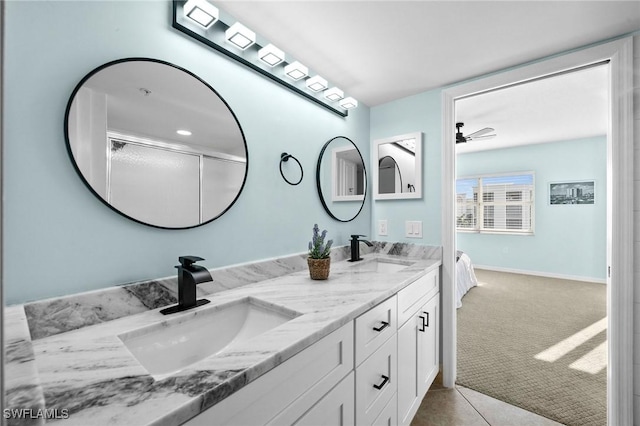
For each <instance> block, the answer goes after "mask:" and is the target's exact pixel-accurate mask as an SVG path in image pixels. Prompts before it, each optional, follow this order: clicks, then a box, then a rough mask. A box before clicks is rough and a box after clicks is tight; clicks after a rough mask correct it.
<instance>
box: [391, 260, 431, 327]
mask: <svg viewBox="0 0 640 426" xmlns="http://www.w3.org/2000/svg"><path fill="white" fill-rule="evenodd" d="M439 284H440V268H436V269H434V270H433V271H431V272H429V273H428V274H426V275H424V276H422V277H420V278H418V279H417V280H415V281H414V282H412V283H411V284H409V285H408V286H407V287H405V288H403V289H402V290H400V292H399V293H398V328H399V327H401V326H402V324H404V323H405V322H407V320H408V319H409V318H411V317H412V316H413V314H414V313H415V312H416V311H417V310H418V309H419V308H420V306H422V305H424V304H425V302H426V301H427V300H429V299H430V298H431V296H433V295H434V294H436V293H437V292H438V289H439Z"/></svg>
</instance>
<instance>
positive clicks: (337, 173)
mask: <svg viewBox="0 0 640 426" xmlns="http://www.w3.org/2000/svg"><path fill="white" fill-rule="evenodd" d="M316 185H317V188H318V196H319V197H320V202H321V203H322V206H323V207H324V209H325V210H326V212H327V214H329V216H331V217H332V218H334V219H335V220H338V221H340V222H350V221H352V220H353V219H355V218H356V217H357V216H358V214H360V211H361V210H362V207H364V201H365V199H366V196H367V170H366V168H365V166H364V160H363V159H362V154H361V153H360V150H359V149H358V147H357V146H356V144H354V143H353V141H351V139H349V138H347V137H345V136H336V137H335V138H332V139H330V140H329V141H328V142H327V143H325V144H324V146H323V147H322V150H321V151H320V155H319V156H318V165H317V168H316Z"/></svg>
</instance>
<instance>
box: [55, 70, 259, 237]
mask: <svg viewBox="0 0 640 426" xmlns="http://www.w3.org/2000/svg"><path fill="white" fill-rule="evenodd" d="M65 118H66V120H65V136H66V139H67V149H68V151H69V154H70V155H71V159H72V161H73V163H74V166H75V167H76V171H78V173H79V175H80V176H81V178H82V179H83V181H84V182H85V184H87V186H88V187H89V188H90V189H91V190H92V192H93V193H94V194H95V195H97V196H98V197H99V198H100V199H101V200H102V201H103V202H104V203H105V204H107V205H108V206H110V207H111V208H112V209H114V210H115V211H117V212H118V213H121V214H122V215H124V216H126V217H128V218H130V219H133V220H136V221H138V222H141V223H144V224H147V225H151V226H155V227H160V228H170V229H183V228H191V227H195V226H199V225H202V224H204V223H207V222H209V221H211V220H213V219H215V218H217V217H219V216H220V215H221V214H223V213H225V212H226V211H227V210H228V209H229V208H230V207H231V205H233V203H234V202H235V200H236V199H237V198H238V196H239V194H240V192H241V191H242V188H243V186H244V183H245V178H246V173H247V168H248V154H247V146H246V141H245V138H244V134H243V132H242V129H241V127H240V124H239V123H238V121H237V119H236V117H235V114H234V113H233V111H231V109H230V108H229V106H228V105H227V103H226V102H225V101H224V100H223V99H222V98H221V97H220V96H219V95H218V93H217V92H216V91H215V90H214V89H213V88H212V87H211V86H209V85H208V84H207V83H205V82H204V81H203V80H201V79H200V78H199V77H197V76H196V75H195V74H192V73H191V72H189V71H187V70H185V69H182V68H180V67H177V66H175V65H173V64H169V63H167V62H163V61H159V60H155V59H145V58H129V59H122V60H117V61H113V62H110V63H107V64H104V65H102V66H100V67H98V68H96V69H95V70H93V71H92V72H90V73H89V74H88V75H87V76H85V78H84V79H83V80H82V81H81V82H80V83H79V84H78V86H77V87H76V89H75V90H74V92H73V94H72V96H71V98H70V100H69V104H68V105H67V112H66V117H65Z"/></svg>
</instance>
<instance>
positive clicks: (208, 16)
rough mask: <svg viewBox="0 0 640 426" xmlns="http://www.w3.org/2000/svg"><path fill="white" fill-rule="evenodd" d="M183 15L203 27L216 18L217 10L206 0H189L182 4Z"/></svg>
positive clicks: (207, 26) (208, 25)
mask: <svg viewBox="0 0 640 426" xmlns="http://www.w3.org/2000/svg"><path fill="white" fill-rule="evenodd" d="M184 16H186V17H187V18H189V19H191V20H192V21H194V22H196V23H198V24H199V25H201V26H203V27H204V28H209V27H210V26H212V25H213V24H215V23H216V21H217V20H218V16H219V11H218V8H217V7H215V6H214V5H212V4H211V3H209V2H208V1H206V0H189V1H188V2H187V3H185V5H184Z"/></svg>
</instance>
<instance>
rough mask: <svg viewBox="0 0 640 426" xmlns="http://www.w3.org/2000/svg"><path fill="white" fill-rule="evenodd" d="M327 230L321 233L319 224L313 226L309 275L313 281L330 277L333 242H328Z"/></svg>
mask: <svg viewBox="0 0 640 426" xmlns="http://www.w3.org/2000/svg"><path fill="white" fill-rule="evenodd" d="M326 237H327V230H326V229H325V230H324V231H322V233H320V228H318V224H315V225H313V238H312V239H311V241H309V257H308V258H307V264H308V265H309V275H310V276H311V279H312V280H326V279H327V278H328V277H329V267H330V266H331V256H330V254H331V245H332V244H333V240H329V241H327V243H326V244H325V242H324V239H325V238H326Z"/></svg>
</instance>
